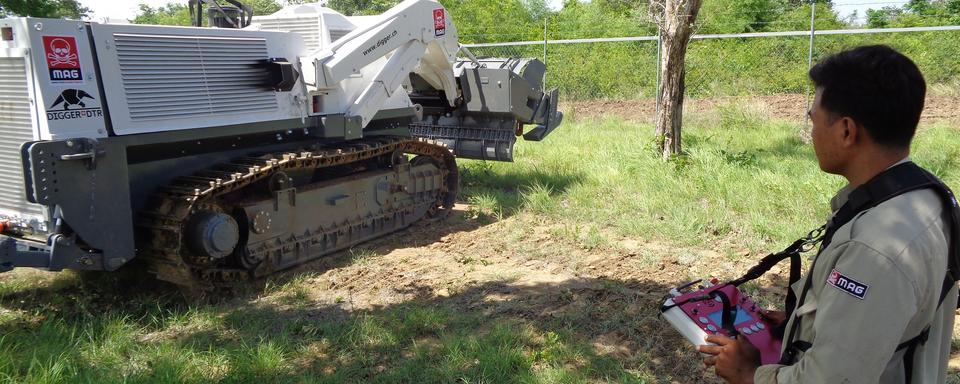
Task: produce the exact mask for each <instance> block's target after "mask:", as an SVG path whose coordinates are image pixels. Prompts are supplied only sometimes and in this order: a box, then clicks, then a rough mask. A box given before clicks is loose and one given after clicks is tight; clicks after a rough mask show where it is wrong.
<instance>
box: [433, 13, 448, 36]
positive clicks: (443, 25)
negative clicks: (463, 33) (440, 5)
mask: <svg viewBox="0 0 960 384" xmlns="http://www.w3.org/2000/svg"><path fill="white" fill-rule="evenodd" d="M433 34H434V35H435V36H437V37H440V36H443V35H445V34H447V15H446V14H445V13H444V12H443V9H434V10H433Z"/></svg>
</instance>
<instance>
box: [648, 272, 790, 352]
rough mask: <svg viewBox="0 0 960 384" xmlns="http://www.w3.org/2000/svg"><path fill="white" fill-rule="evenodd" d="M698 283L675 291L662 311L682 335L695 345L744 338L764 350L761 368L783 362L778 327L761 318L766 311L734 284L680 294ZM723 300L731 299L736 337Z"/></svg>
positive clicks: (728, 300)
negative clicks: (716, 338) (774, 331)
mask: <svg viewBox="0 0 960 384" xmlns="http://www.w3.org/2000/svg"><path fill="white" fill-rule="evenodd" d="M696 283H698V282H694V283H691V284H687V285H685V286H682V287H679V288H675V289H672V290H671V291H670V296H671V297H670V298H668V299H667V300H666V301H665V302H664V304H663V307H662V311H663V316H664V317H665V318H666V319H667V321H668V322H669V323H670V324H671V325H672V326H673V327H674V328H676V329H677V331H679V332H680V334H682V335H683V336H684V337H685V338H686V339H687V340H688V341H690V342H691V343H693V344H694V345H706V344H708V343H707V342H706V341H705V340H704V338H705V337H706V336H707V335H708V334H722V335H725V336H731V337H744V338H746V339H747V341H749V342H750V344H753V345H754V346H755V347H757V349H759V350H760V362H761V364H773V363H776V362H777V361H779V360H780V346H781V344H782V341H781V340H780V339H778V338H775V337H774V336H773V334H772V333H771V330H772V329H773V327H774V326H775V324H771V323H770V322H769V321H768V320H766V319H765V318H764V317H763V316H761V315H760V313H761V312H762V311H763V309H762V308H760V307H758V306H757V305H756V303H754V301H753V300H752V299H751V298H750V297H748V296H747V295H744V294H743V293H742V292H740V290H739V289H737V287H735V286H733V285H730V284H723V285H710V284H707V286H705V287H700V289H698V290H695V291H693V292H690V293H681V292H680V290H683V289H685V288H687V287H689V286H691V285H693V284H696ZM721 294H722V295H721ZM721 296H725V297H726V298H727V302H728V305H729V306H728V307H727V308H729V310H730V313H731V315H730V319H731V320H732V322H731V324H730V327H732V328H733V329H734V330H736V332H735V333H733V334H731V332H729V331H728V330H726V329H724V324H723V311H724V307H725V305H724V300H723V298H722V297H721Z"/></svg>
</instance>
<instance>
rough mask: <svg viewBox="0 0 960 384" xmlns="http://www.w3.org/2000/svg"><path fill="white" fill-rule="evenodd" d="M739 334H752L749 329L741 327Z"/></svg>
mask: <svg viewBox="0 0 960 384" xmlns="http://www.w3.org/2000/svg"><path fill="white" fill-rule="evenodd" d="M740 332H743V334H744V335H749V334H751V333H753V331H751V330H750V328H747V327H743V329H741V330H740Z"/></svg>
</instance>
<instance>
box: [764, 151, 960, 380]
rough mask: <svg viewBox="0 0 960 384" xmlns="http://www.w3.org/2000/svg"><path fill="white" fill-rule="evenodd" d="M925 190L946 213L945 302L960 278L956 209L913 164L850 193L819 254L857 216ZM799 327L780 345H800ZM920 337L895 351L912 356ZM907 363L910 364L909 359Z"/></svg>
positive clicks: (942, 188) (942, 187)
mask: <svg viewBox="0 0 960 384" xmlns="http://www.w3.org/2000/svg"><path fill="white" fill-rule="evenodd" d="M926 188H931V189H933V190H935V191H936V192H937V195H938V196H940V198H941V200H942V201H943V203H944V208H945V209H948V210H949V211H950V239H949V240H948V242H949V243H948V244H949V248H948V257H947V260H948V261H947V266H948V268H947V274H946V277H945V279H944V285H943V289H942V291H941V293H940V303H942V302H943V300H944V299H945V298H946V295H947V293H948V292H949V290H950V288H952V287H953V284H955V283H956V281H957V280H958V278H960V247H958V242H957V241H958V239H960V205H958V204H957V199H956V197H955V196H954V195H953V192H952V191H951V190H950V188H949V187H947V186H946V184H944V183H943V182H942V181H940V179H938V178H937V177H936V176H934V175H933V174H931V173H929V172H927V171H926V170H924V169H923V168H920V167H919V166H918V165H916V164H914V163H913V162H906V163H903V164H900V165H897V166H894V167H892V168H890V169H888V170H886V171H884V172H881V173H880V174H878V175H877V176H874V177H873V178H872V179H870V180H869V181H867V182H866V183H865V184H863V185H861V186H859V187H857V188H856V189H854V190H853V191H852V192H850V196H849V198H848V200H847V202H846V204H844V205H843V206H842V207H841V208H840V209H839V210H837V212H836V214H834V216H833V217H832V218H831V220H830V222H828V223H827V228H826V233H825V234H824V238H823V241H822V242H821V244H820V252H822V251H823V250H824V249H826V248H827V246H828V245H830V242H831V241H832V240H833V235H834V234H836V232H837V230H838V229H839V228H840V227H842V226H843V225H844V224H846V223H848V222H850V220H853V218H854V217H856V216H857V215H858V214H860V213H861V212H863V211H866V210H868V209H870V208H873V207H875V206H877V205H879V204H880V203H883V202H885V201H887V200H890V199H892V198H894V197H896V196H899V195H902V194H904V193H907V192H911V191H915V190H919V189H926ZM818 256H819V255H818ZM818 258H819V257H818ZM816 263H817V258H815V259H814V260H813V263H812V265H811V266H810V270H809V272H808V273H807V277H806V280H805V281H804V285H803V289H802V291H801V293H800V299H799V302H798V304H797V306H799V305H802V304H803V302H804V300H805V299H806V296H807V292H809V290H810V287H811V285H812V279H813V277H812V275H813V269H814V268H815V267H816ZM939 305H940V304H938V307H937V308H938V309H939ZM958 307H960V302H958ZM800 323H801V319H795V320H794V322H793V326H792V327H790V330H789V333H788V334H787V335H786V338H785V339H784V343H785V344H786V345H787V346H788V349H789V348H790V347H791V346H792V345H794V344H797V343H803V342H802V341H800V340H794V338H795V337H796V333H797V330H798V329H799V327H800ZM920 336H922V335H918V336H917V337H914V338H913V339H911V340H909V341H908V342H907V343H911V344H915V345H914V346H913V347H910V346H909V345H905V346H903V347H898V350H899V349H902V348H908V352H910V353H907V355H911V356H912V355H913V351H912V350H911V349H915V348H916V345H918V344H919V343H922V341H920V340H922V339H925V338H924V337H920ZM905 344H906V343H905ZM905 358H906V356H905ZM792 363H793V361H789V362H787V361H783V359H782V360H781V364H792ZM910 363H912V359H911V362H910ZM911 366H912V364H911ZM907 368H908V369H909V368H911V367H910V366H908V367H907ZM908 380H909V378H908Z"/></svg>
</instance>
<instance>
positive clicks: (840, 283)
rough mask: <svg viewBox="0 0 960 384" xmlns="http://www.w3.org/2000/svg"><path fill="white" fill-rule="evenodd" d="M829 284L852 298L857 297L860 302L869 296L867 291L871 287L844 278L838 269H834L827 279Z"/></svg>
mask: <svg viewBox="0 0 960 384" xmlns="http://www.w3.org/2000/svg"><path fill="white" fill-rule="evenodd" d="M827 284H830V285H832V286H834V287H836V288H837V289H839V290H841V291H844V292H846V293H847V294H849V295H850V296H853V297H856V298H858V299H860V300H863V298H864V297H865V296H867V290H868V289H870V286H869V285H866V284H864V283H861V282H859V281H856V280H854V279H851V278H849V277H847V276H844V275H843V274H842V273H840V271H838V270H836V269H834V270H833V272H831V273H830V276H829V277H827Z"/></svg>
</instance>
